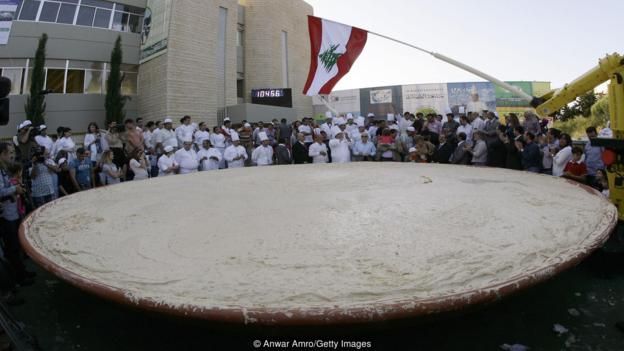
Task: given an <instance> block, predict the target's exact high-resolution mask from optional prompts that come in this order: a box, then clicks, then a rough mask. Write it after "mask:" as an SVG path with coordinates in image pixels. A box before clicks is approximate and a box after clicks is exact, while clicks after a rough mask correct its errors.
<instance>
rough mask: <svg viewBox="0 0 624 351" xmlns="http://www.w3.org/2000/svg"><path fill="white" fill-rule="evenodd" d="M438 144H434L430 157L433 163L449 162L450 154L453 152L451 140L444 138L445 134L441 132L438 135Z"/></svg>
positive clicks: (453, 147)
mask: <svg viewBox="0 0 624 351" xmlns="http://www.w3.org/2000/svg"><path fill="white" fill-rule="evenodd" d="M439 141H440V144H439V145H438V146H436V149H435V152H434V153H433V156H432V157H431V160H432V161H433V162H434V163H449V162H450V161H449V160H450V159H451V156H452V155H453V153H454V152H455V145H453V143H452V142H450V141H448V140H446V135H445V134H444V133H441V134H440V136H439Z"/></svg>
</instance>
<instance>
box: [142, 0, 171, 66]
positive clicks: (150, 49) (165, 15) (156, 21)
mask: <svg viewBox="0 0 624 351" xmlns="http://www.w3.org/2000/svg"><path fill="white" fill-rule="evenodd" d="M171 4H172V1H171V0H147V8H146V9H145V17H144V18H143V30H142V31H141V59H140V62H139V63H144V62H147V61H149V60H151V59H153V58H155V57H158V56H160V55H162V54H164V53H165V52H167V46H168V44H169V20H170V18H171Z"/></svg>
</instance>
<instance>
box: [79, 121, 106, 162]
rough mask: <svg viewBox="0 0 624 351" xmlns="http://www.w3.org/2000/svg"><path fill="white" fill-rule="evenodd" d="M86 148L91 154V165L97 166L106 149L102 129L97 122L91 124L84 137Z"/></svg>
mask: <svg viewBox="0 0 624 351" xmlns="http://www.w3.org/2000/svg"><path fill="white" fill-rule="evenodd" d="M84 147H85V149H87V150H89V151H90V152H91V163H92V164H93V165H95V164H96V163H97V162H98V161H99V160H100V157H101V156H102V152H104V151H105V150H104V148H103V147H102V134H100V128H99V127H98V125H97V124H96V123H95V122H91V123H89V127H87V134H85V137H84Z"/></svg>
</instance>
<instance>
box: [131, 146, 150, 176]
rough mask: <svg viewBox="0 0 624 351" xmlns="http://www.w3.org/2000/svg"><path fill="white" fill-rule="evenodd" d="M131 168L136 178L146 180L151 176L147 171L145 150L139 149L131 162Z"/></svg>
mask: <svg viewBox="0 0 624 351" xmlns="http://www.w3.org/2000/svg"><path fill="white" fill-rule="evenodd" d="M129 165H130V169H131V170H132V172H133V173H134V180H145V179H148V178H149V174H148V173H147V161H146V160H145V154H144V153H143V150H140V149H137V150H136V151H135V152H134V155H133V157H132V158H131V159H130V162H129Z"/></svg>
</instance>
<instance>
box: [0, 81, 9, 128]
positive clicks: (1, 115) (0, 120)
mask: <svg viewBox="0 0 624 351" xmlns="http://www.w3.org/2000/svg"><path fill="white" fill-rule="evenodd" d="M10 92H11V80H10V79H9V78H7V77H0V125H2V126H6V125H7V124H9V101H10V100H9V98H8V96H9V93H10Z"/></svg>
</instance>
